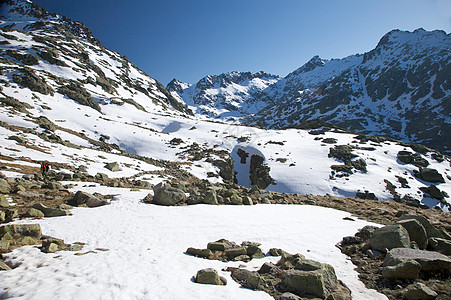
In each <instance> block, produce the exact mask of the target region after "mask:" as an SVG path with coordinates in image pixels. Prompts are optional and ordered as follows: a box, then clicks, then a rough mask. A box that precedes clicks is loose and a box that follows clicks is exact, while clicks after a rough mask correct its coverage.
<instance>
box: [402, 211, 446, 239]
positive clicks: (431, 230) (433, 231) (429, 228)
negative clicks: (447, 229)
mask: <svg viewBox="0 0 451 300" xmlns="http://www.w3.org/2000/svg"><path fill="white" fill-rule="evenodd" d="M399 219H400V220H409V219H414V220H417V221H418V222H420V223H421V225H422V226H423V227H424V229H425V230H426V234H427V237H428V238H432V237H438V238H445V236H444V235H443V233H442V232H440V230H438V229H437V228H436V227H435V226H433V225H432V224H431V222H430V221H429V220H428V219H427V218H426V217H423V216H420V215H409V214H406V215H402V216H401V217H400V218H399Z"/></svg>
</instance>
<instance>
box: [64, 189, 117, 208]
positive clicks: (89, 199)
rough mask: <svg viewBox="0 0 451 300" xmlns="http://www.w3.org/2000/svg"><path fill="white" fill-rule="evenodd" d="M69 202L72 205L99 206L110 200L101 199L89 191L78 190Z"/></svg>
mask: <svg viewBox="0 0 451 300" xmlns="http://www.w3.org/2000/svg"><path fill="white" fill-rule="evenodd" d="M68 204H69V205H72V206H80V205H86V206H87V207H99V206H102V205H107V204H108V201H106V200H103V199H99V198H97V197H95V196H93V195H91V194H89V193H86V192H82V191H78V192H77V193H76V194H75V195H74V197H73V198H72V199H71V200H69V201H68Z"/></svg>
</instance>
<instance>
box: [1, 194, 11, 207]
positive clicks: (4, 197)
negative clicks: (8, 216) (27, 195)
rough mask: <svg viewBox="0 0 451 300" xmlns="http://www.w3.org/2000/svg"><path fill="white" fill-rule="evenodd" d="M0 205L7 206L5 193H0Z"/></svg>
mask: <svg viewBox="0 0 451 300" xmlns="http://www.w3.org/2000/svg"><path fill="white" fill-rule="evenodd" d="M0 207H1V208H8V207H9V201H8V199H6V196H5V195H0Z"/></svg>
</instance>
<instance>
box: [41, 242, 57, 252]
mask: <svg viewBox="0 0 451 300" xmlns="http://www.w3.org/2000/svg"><path fill="white" fill-rule="evenodd" d="M56 251H58V244H56V243H49V244H48V245H46V246H45V247H44V246H42V252H44V253H55V252H56Z"/></svg>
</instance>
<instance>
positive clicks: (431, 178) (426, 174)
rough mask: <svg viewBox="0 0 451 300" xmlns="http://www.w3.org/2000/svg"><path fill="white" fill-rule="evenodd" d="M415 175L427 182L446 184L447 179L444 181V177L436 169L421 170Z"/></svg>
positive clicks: (415, 172)
mask: <svg viewBox="0 0 451 300" xmlns="http://www.w3.org/2000/svg"><path fill="white" fill-rule="evenodd" d="M414 175H415V177H417V178H419V179H421V180H424V181H427V182H440V183H445V179H443V176H442V175H441V174H440V173H439V172H438V171H437V170H436V169H431V168H424V169H423V168H420V170H419V171H414Z"/></svg>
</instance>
